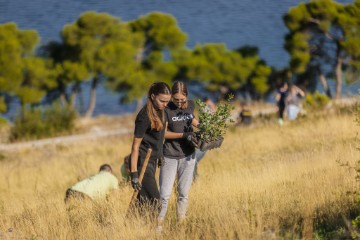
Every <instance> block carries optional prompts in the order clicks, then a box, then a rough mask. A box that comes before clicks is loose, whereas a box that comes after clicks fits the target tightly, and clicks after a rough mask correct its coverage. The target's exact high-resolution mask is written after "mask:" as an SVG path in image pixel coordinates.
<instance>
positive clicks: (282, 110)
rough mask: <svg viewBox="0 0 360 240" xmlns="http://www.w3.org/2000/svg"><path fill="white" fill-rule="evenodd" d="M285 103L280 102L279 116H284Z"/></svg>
mask: <svg viewBox="0 0 360 240" xmlns="http://www.w3.org/2000/svg"><path fill="white" fill-rule="evenodd" d="M284 111H285V104H279V118H281V119H283V118H284Z"/></svg>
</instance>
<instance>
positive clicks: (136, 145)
mask: <svg viewBox="0 0 360 240" xmlns="http://www.w3.org/2000/svg"><path fill="white" fill-rule="evenodd" d="M141 141H142V138H137V137H135V136H134V140H133V144H132V147H131V160H130V161H131V168H130V172H137V163H138V158H139V150H140V144H141Z"/></svg>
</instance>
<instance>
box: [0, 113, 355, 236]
mask: <svg viewBox="0 0 360 240" xmlns="http://www.w3.org/2000/svg"><path fill="white" fill-rule="evenodd" d="M354 119H355V117H354V116H350V115H345V116H329V117H326V118H324V117H322V118H317V119H316V120H315V119H312V120H311V119H301V120H300V121H298V122H294V123H291V124H287V125H285V126H283V127H282V128H280V127H279V126H278V125H277V124H276V123H267V124H258V125H256V126H255V127H252V128H234V129H231V131H229V133H228V134H227V135H226V138H225V141H224V143H223V146H222V147H221V148H220V149H216V150H212V151H209V152H208V153H207V155H206V156H205V158H204V159H203V160H202V162H201V163H200V166H199V174H200V178H199V180H198V181H197V182H196V183H195V184H194V185H193V187H192V189H191V192H190V200H189V209H188V219H187V221H186V222H185V223H184V225H181V226H178V225H177V224H176V218H175V198H174V195H173V197H172V199H171V203H170V205H171V207H170V209H169V211H168V215H167V218H166V221H165V226H164V228H165V229H164V233H163V234H162V235H161V236H158V235H156V233H155V231H154V229H155V222H154V221H153V219H151V218H149V217H147V218H141V219H137V218H132V219H125V212H126V209H127V206H128V204H129V201H130V198H131V194H132V190H131V187H130V186H128V185H126V184H121V189H120V191H119V192H117V193H116V194H114V195H112V196H110V197H109V199H108V200H103V201H99V202H97V203H94V204H93V203H87V202H85V203H83V204H82V205H81V206H78V207H72V208H71V209H70V210H68V211H67V210H66V206H65V205H64V203H63V199H64V193H65V190H66V189H67V188H68V187H69V186H71V185H72V184H74V183H75V182H76V181H77V180H80V179H82V178H85V177H87V176H89V175H92V174H95V173H96V172H97V170H98V167H99V166H100V165H101V164H102V163H105V162H107V163H110V164H111V165H112V166H113V168H115V170H116V176H117V177H118V178H119V180H120V179H121V177H120V172H119V168H120V164H121V162H122V157H123V156H125V155H126V154H127V153H128V152H129V151H130V147H131V140H132V139H131V138H132V136H122V137H118V138H109V139H106V140H104V139H102V140H101V141H88V142H81V143H76V144H74V145H71V146H67V145H63V146H62V145H57V146H47V147H44V148H41V149H27V150H25V149H24V150H22V151H18V152H12V153H4V152H3V153H0V216H1V217H0V239H1V238H5V239H6V238H7V237H8V238H11V237H14V238H15V237H17V238H32V239H149V238H158V239H174V240H175V239H184V238H187V239H272V238H273V239H278V238H285V239H294V238H297V239H298V238H300V239H311V238H313V237H315V236H318V237H319V238H320V237H323V238H333V237H336V236H339V235H342V234H346V231H347V228H346V222H347V220H349V219H351V218H352V217H354V216H352V214H357V213H358V206H357V205H356V203H355V199H356V195H354V194H351V193H353V192H354V191H356V190H357V189H358V183H357V182H356V171H355V170H354V168H351V167H349V166H352V167H354V166H355V165H356V162H357V161H358V160H359V152H358V150H357V147H358V146H359V144H358V132H359V127H358V126H357V125H356V123H355V121H354ZM344 165H345V166H344ZM346 165H349V166H346ZM120 181H121V180H120Z"/></svg>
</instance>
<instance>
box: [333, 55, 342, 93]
mask: <svg viewBox="0 0 360 240" xmlns="http://www.w3.org/2000/svg"><path fill="white" fill-rule="evenodd" d="M342 63H343V60H342V58H341V57H339V56H338V57H337V59H336V68H335V78H336V93H335V99H340V98H341V88H342Z"/></svg>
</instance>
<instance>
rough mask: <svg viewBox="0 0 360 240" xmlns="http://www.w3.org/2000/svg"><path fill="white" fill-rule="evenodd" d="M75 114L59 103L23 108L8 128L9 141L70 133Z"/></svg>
mask: <svg viewBox="0 0 360 240" xmlns="http://www.w3.org/2000/svg"><path fill="white" fill-rule="evenodd" d="M75 118H76V114H75V111H72V110H70V109H68V108H63V107H61V106H60V104H57V103H56V104H53V105H52V106H50V107H47V108H41V107H40V108H33V109H26V108H23V109H22V111H21V112H20V113H19V114H18V116H17V117H16V119H15V121H14V126H13V127H12V128H11V130H10V141H18V140H28V139H40V138H46V137H53V136H58V135H62V134H66V133H70V132H72V131H73V129H74V122H75Z"/></svg>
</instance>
